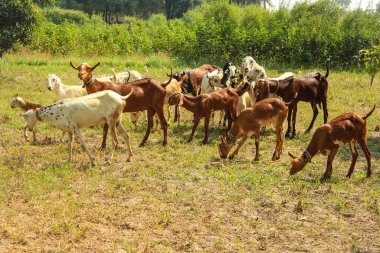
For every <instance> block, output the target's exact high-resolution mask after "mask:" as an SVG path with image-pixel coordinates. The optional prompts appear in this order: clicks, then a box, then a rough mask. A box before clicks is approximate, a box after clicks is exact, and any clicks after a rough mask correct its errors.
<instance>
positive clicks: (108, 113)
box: [22, 90, 133, 165]
mask: <svg viewBox="0 0 380 253" xmlns="http://www.w3.org/2000/svg"><path fill="white" fill-rule="evenodd" d="M132 92H133V90H132V91H131V92H130V93H129V94H128V95H127V96H120V95H119V94H118V93H116V92H114V91H111V90H105V91H100V92H96V93H93V94H90V95H87V96H83V97H79V98H69V99H64V100H62V101H60V102H57V103H55V104H53V105H50V106H47V107H42V108H39V109H36V110H29V111H27V112H25V113H23V114H22V116H23V117H24V118H25V119H26V121H27V122H28V127H29V128H32V129H33V128H34V125H35V124H36V122H37V120H40V121H47V122H49V123H51V124H53V125H54V126H56V127H58V128H59V129H61V130H62V131H64V132H68V133H69V161H72V138H73V133H74V134H75V135H76V136H77V137H78V139H79V142H80V144H81V145H82V147H83V149H84V150H85V151H86V153H87V154H88V156H89V158H90V160H91V164H92V165H95V162H94V157H93V156H92V155H91V153H90V151H89V150H88V149H87V147H86V144H85V143H84V141H83V138H82V133H81V131H80V128H82V127H90V126H95V125H99V124H103V123H105V122H106V123H107V124H108V126H109V129H110V130H111V133H112V142H113V149H112V151H111V155H110V158H109V161H110V160H111V158H112V157H113V151H114V149H115V147H116V143H117V137H116V128H117V130H118V131H119V133H121V134H122V135H123V137H124V139H125V141H126V143H127V147H128V157H127V161H129V160H130V158H131V156H132V151H131V146H130V143H129V135H128V133H127V132H126V131H125V130H124V128H123V126H122V125H121V122H120V121H121V115H122V112H123V109H124V107H125V105H126V99H127V98H128V97H129V96H130V95H131V94H132Z"/></svg>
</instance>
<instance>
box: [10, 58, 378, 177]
mask: <svg viewBox="0 0 380 253" xmlns="http://www.w3.org/2000/svg"><path fill="white" fill-rule="evenodd" d="M70 65H71V66H72V67H73V68H74V69H75V70H77V71H78V77H79V79H80V80H82V81H83V86H82V85H80V86H78V85H64V84H63V83H62V81H61V79H60V78H59V77H58V76H57V75H54V74H49V75H48V77H47V88H48V89H49V90H50V91H54V93H55V94H56V95H57V96H58V97H59V98H60V99H62V100H61V101H59V102H57V103H55V104H52V105H49V106H42V105H40V104H34V103H31V102H28V101H26V100H24V99H22V98H21V97H19V96H17V95H16V96H15V97H14V98H13V99H12V102H11V106H12V108H15V107H20V108H22V109H23V110H24V111H25V113H23V114H22V116H23V117H24V118H25V120H26V124H25V125H24V127H23V129H24V138H25V139H26V140H29V138H28V135H27V133H26V130H27V129H29V130H30V131H33V141H34V142H36V124H37V122H38V121H46V122H50V123H51V124H53V125H54V126H56V127H58V128H59V129H61V130H62V131H63V134H65V133H66V132H67V133H68V135H69V138H68V146H69V160H70V161H71V160H72V141H73V137H74V136H76V138H77V139H78V140H79V142H80V144H81V145H82V147H83V149H84V150H85V151H86V152H87V154H88V156H89V157H90V160H91V163H92V164H94V157H93V156H92V154H91V153H90V151H89V150H88V149H87V147H86V144H85V142H84V141H83V138H82V134H81V131H80V128H83V127H90V126H94V125H98V124H101V123H105V125H104V129H103V142H102V148H106V139H107V133H108V130H110V132H111V135H112V142H113V145H112V151H111V153H110V157H109V158H108V159H109V160H110V159H111V158H112V155H113V151H114V149H115V148H116V146H117V145H118V139H117V134H116V129H117V131H118V133H119V134H121V135H122V136H123V138H124V139H125V141H126V144H127V149H128V156H127V161H129V160H130V158H131V156H132V151H131V147H130V141H129V135H128V133H127V132H126V131H125V130H124V128H123V126H122V124H121V115H122V113H123V112H130V113H131V118H132V122H134V123H136V121H137V119H138V117H139V114H140V113H141V112H143V111H147V122H148V126H147V129H146V133H145V136H144V138H143V140H142V142H141V144H140V146H143V145H144V144H145V143H146V141H147V140H148V138H149V135H150V131H151V128H152V127H153V117H154V115H155V114H156V115H157V117H158V120H159V123H160V125H161V128H162V131H163V135H164V136H163V137H164V139H163V145H166V144H167V128H168V124H167V121H166V119H165V117H164V109H163V108H164V105H165V104H168V105H169V106H168V109H169V112H168V117H170V106H175V119H174V121H177V122H178V124H179V122H180V110H179V107H180V106H181V107H184V108H185V109H187V110H189V111H191V112H192V113H193V114H194V120H193V127H192V132H191V135H190V138H189V141H191V140H192V139H193V136H194V132H195V130H196V128H197V126H198V124H199V121H200V119H201V118H202V117H204V127H205V136H204V139H203V143H204V144H206V143H207V142H208V128H209V122H210V119H212V120H213V121H214V111H221V112H224V113H225V114H224V117H223V114H222V113H221V115H220V120H219V124H221V121H222V118H224V120H226V119H227V121H228V126H227V131H226V132H225V133H224V134H223V135H222V136H221V143H220V144H219V155H220V157H221V158H227V157H229V158H230V159H233V158H234V156H235V155H237V153H238V152H239V150H240V148H241V146H242V145H243V144H244V142H245V141H246V140H247V139H248V138H249V137H251V136H252V135H255V146H256V155H255V160H258V159H259V140H260V131H261V129H262V128H263V127H265V126H267V125H273V126H274V128H275V130H276V148H275V151H274V153H273V156H272V160H277V159H279V158H280V155H281V153H282V146H283V141H284V137H283V123H284V121H285V118H286V116H288V129H287V131H286V134H285V137H290V138H294V137H295V133H296V129H295V123H296V114H297V103H298V102H299V101H304V102H310V104H311V107H312V109H313V118H312V120H311V123H310V125H309V127H308V129H307V130H306V133H308V132H309V131H310V130H311V129H312V127H313V124H314V121H315V119H316V117H317V115H318V109H317V105H319V107H321V105H322V108H323V114H324V123H325V124H324V125H322V126H320V127H318V128H317V129H316V131H315V132H314V135H313V137H312V139H311V141H310V143H309V145H308V146H307V148H306V149H305V151H304V152H303V154H302V156H300V157H296V156H295V155H293V154H291V153H289V155H290V156H291V157H292V158H293V160H292V168H291V170H290V174H291V175H292V174H294V173H296V172H298V171H300V170H302V169H303V167H304V166H305V165H306V164H307V163H308V162H310V161H311V159H312V157H313V156H315V155H316V154H317V153H318V152H321V153H322V154H324V155H328V162H327V169H326V171H325V173H324V175H323V177H322V179H323V180H326V179H328V178H330V177H331V173H332V161H333V159H334V157H335V155H336V153H337V150H338V148H339V144H349V146H350V148H351V152H352V163H351V166H350V169H349V172H348V174H347V177H350V176H351V174H352V172H353V170H354V167H355V163H356V160H357V157H358V152H357V149H356V142H357V143H358V144H359V145H360V147H361V148H362V150H363V152H364V154H365V157H366V159H367V176H368V177H369V176H371V154H370V151H369V150H368V147H367V135H366V134H367V130H366V118H368V117H369V116H370V115H371V114H372V113H373V111H374V110H375V106H374V107H373V109H372V110H371V111H370V112H369V113H368V114H367V115H365V116H359V115H358V114H356V113H354V112H349V113H344V114H342V115H340V116H338V117H336V118H335V119H333V120H331V121H330V122H329V123H328V124H326V122H327V117H328V111H327V103H326V102H327V90H328V81H327V78H328V75H329V69H328V68H327V72H326V74H325V75H322V74H321V73H309V74H306V75H303V76H295V75H294V74H293V73H291V72H287V73H284V74H283V75H281V76H280V77H278V78H268V77H267V75H266V73H265V69H264V68H263V67H262V66H260V65H259V64H257V63H256V61H255V60H254V59H253V58H252V57H250V56H247V57H245V58H244V59H243V62H242V65H241V69H240V71H239V70H238V69H237V67H236V66H235V65H234V64H233V63H231V62H227V63H226V64H225V66H224V67H223V69H220V68H218V67H216V66H211V65H208V64H205V65H202V66H200V67H197V68H194V69H191V70H180V71H178V72H176V73H175V74H173V73H172V72H171V74H170V75H168V77H169V80H168V81H167V82H165V83H161V82H159V81H157V80H155V79H153V78H146V77H145V76H144V75H142V74H140V73H138V72H137V71H125V72H119V73H115V72H114V71H113V74H112V75H102V76H98V77H97V78H95V77H94V75H93V71H94V69H95V68H96V67H98V66H99V65H100V63H98V64H96V65H95V66H93V67H91V66H89V65H88V64H87V63H83V64H80V65H79V66H74V65H73V64H72V63H71V62H70ZM239 72H240V73H239ZM186 93H191V94H192V96H189V95H184V94H186ZM143 114H144V115H145V113H143ZM62 138H63V136H62ZM239 138H241V141H240V142H239V143H238V145H237V148H236V149H235V151H233V152H232V154H230V155H229V156H228V154H229V152H230V150H231V148H232V147H233V146H234V144H235V142H236V141H237V139H239Z"/></svg>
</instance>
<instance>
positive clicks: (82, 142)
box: [74, 126, 108, 166]
mask: <svg viewBox="0 0 380 253" xmlns="http://www.w3.org/2000/svg"><path fill="white" fill-rule="evenodd" d="M107 128H108V126H107ZM74 133H75V134H76V136H77V137H78V140H79V142H80V144H81V145H82V148H83V149H84V151H86V153H87V155H88V157H89V158H90V161H91V165H92V166H95V159H94V157H93V156H92V155H91V153H90V151H89V150H88V149H87V146H86V144H85V143H84V141H83V138H82V133H81V131H80V130H79V129H74Z"/></svg>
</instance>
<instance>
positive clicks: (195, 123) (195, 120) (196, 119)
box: [187, 114, 201, 142]
mask: <svg viewBox="0 0 380 253" xmlns="http://www.w3.org/2000/svg"><path fill="white" fill-rule="evenodd" d="M200 119H201V117H200V116H199V115H198V114H194V124H193V129H192V130H191V135H190V138H189V140H188V141H187V142H191V141H192V140H193V137H194V133H195V130H196V129H197V127H198V124H199V121H200Z"/></svg>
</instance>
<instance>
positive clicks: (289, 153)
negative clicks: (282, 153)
mask: <svg viewBox="0 0 380 253" xmlns="http://www.w3.org/2000/svg"><path fill="white" fill-rule="evenodd" d="M288 155H289V156H290V157H291V158H293V159H296V158H297V156H295V155H293V154H292V153H291V152H290V151H288Z"/></svg>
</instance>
